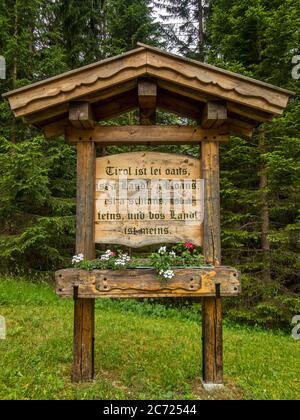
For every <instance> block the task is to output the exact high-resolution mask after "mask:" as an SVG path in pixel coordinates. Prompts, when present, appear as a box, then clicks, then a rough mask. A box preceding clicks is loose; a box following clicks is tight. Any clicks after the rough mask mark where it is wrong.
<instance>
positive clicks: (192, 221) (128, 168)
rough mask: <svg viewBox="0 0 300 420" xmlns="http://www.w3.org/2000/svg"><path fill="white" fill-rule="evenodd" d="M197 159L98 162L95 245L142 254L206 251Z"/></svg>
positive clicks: (134, 157)
mask: <svg viewBox="0 0 300 420" xmlns="http://www.w3.org/2000/svg"><path fill="white" fill-rule="evenodd" d="M200 178H201V165H200V161H199V160H198V159H194V158H190V157H188V156H181V155H176V154H165V153H155V152H134V153H124V154H119V155H112V156H105V157H101V158H98V159H97V161H96V195H95V201H96V202H95V211H96V214H95V221H96V228H95V241H96V243H99V244H118V245H124V246H130V247H132V248H138V247H142V246H148V245H155V244H161V243H178V242H181V241H183V242H185V241H191V242H193V243H194V244H195V245H197V246H201V245H202V223H203V182H202V180H201V179H200Z"/></svg>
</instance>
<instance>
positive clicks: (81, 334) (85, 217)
mask: <svg viewBox="0 0 300 420" xmlns="http://www.w3.org/2000/svg"><path fill="white" fill-rule="evenodd" d="M95 163H96V149H95V145H94V143H92V142H90V143H78V145H77V215H76V252H77V254H80V253H82V254H83V255H84V256H85V258H87V259H94V258H95V240H94V236H95V235H94V217H95V215H94V213H95V211H94V200H95ZM73 293H74V296H76V290H75V289H74V288H73ZM94 318H95V300H94V299H78V298H77V297H75V307H74V359H73V373H72V379H73V382H84V381H89V380H92V379H93V377H94Z"/></svg>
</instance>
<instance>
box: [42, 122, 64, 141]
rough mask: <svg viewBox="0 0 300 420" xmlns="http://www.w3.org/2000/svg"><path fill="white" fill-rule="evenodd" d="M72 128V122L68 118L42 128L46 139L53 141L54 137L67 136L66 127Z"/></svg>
mask: <svg viewBox="0 0 300 420" xmlns="http://www.w3.org/2000/svg"><path fill="white" fill-rule="evenodd" d="M68 126H70V121H69V119H68V118H63V119H61V120H58V121H54V122H53V123H50V124H46V125H44V126H42V127H41V128H42V130H43V133H44V135H45V137H46V139H51V138H53V137H59V136H64V135H65V129H66V127H68Z"/></svg>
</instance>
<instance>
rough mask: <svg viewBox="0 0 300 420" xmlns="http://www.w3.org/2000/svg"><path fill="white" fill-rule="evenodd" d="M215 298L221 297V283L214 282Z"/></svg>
mask: <svg viewBox="0 0 300 420" xmlns="http://www.w3.org/2000/svg"><path fill="white" fill-rule="evenodd" d="M216 298H217V299H221V283H216Z"/></svg>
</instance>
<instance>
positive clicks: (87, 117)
mask: <svg viewBox="0 0 300 420" xmlns="http://www.w3.org/2000/svg"><path fill="white" fill-rule="evenodd" d="M69 121H70V123H71V124H72V125H73V126H74V127H76V128H89V129H93V128H94V127H95V115H94V111H93V109H92V107H91V105H90V104H89V103H88V102H84V101H80V102H70V106H69Z"/></svg>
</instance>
